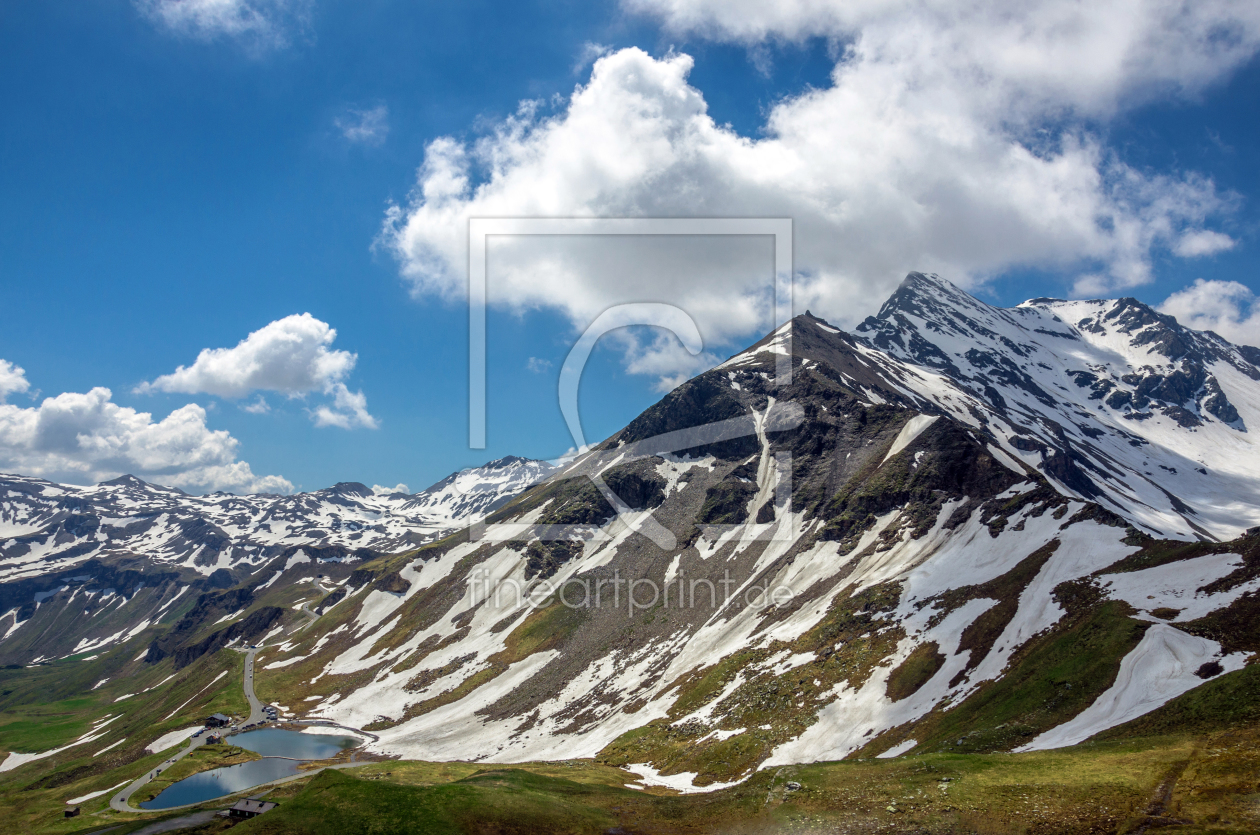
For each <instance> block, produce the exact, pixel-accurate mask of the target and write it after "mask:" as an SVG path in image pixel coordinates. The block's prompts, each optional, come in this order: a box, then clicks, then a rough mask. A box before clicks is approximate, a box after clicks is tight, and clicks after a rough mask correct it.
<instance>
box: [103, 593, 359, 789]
mask: <svg viewBox="0 0 1260 835" xmlns="http://www.w3.org/2000/svg"><path fill="white" fill-rule="evenodd" d="M319 588H320V590H321V591H323V592H327V591H328V589H325V588H324V587H323V586H320V587H319ZM300 611H301V613H302V614H303V615H306V616H307V617H308V618H310V620H309V621H308V622H307V623H306V624H304V625H303V626H301V627H300V628H301V629H306V628H307V627H309V626H310V625H311V624H312V623H314V622H315V621H316V620H318V619H319V613H317V612H313V611H311V610H310V609H309V608H307V604H305V603H303V604H302V606H301V608H300ZM232 649H234V650H236V651H237V652H244V653H245V676H244V681H243V682H242V684H243V689H244V691H245V700H246V701H247V702H248V703H249V716H248V717H247V718H246V719H245V721H244V722H242V723H241V726H242V727H244V726H245V725H254V724H260V723H262V722H264V721H266V719H267V716H266V714H265V713H264V712H263V703H262V701H260V700H259V698H258V695H257V694H256V693H255V692H254V658H255V657H257V655H258V653H260V652H262V651H263V650H264V649H266V647H258V646H255V647H245V648H241V647H232ZM310 724H316V723H310ZM318 724H322V725H328V726H332V727H338V728H344V729H345V730H347V731H350V732H352V733H357V734H360V735H362V736H365V737H368V738H369V739H372V740H376V739H378V737H377V736H376V735H375V734H370V733H367V732H366V731H360V730H358V729H356V728H347V727H346V726H344V725H337V724H336V723H333V722H320V723H318ZM208 737H209V734H207V735H205V736H198V737H193V738H191V739H189V740H188V745H187V746H185V747H184V748H183V749H181V750H180V751H179V753H177V754H175V755H174V756H172V757H171V758H169V759H167V760H164V761H163V762H162V764H161V765H160V766H158V767H157V768H154V769H150V770H149V771H147V772H145V773H144V774H142V775H141V776H140V777H138V778H137V779H136V780H135V781H133V782H131V783H129V784H128V785H127V786H126V787H125V788H124V789H123V790H122V791H120V792H118V793H117V794H115V795H114V796H113V797H111V798H110V800H109V807H110V808H111V809H113V810H115V811H117V812H133V813H134V812H139V811H143V810H141V809H137V808H135V807H134V806H132V805H131V796H132V795H133V794H135V793H136V791H138V790H139V789H140V787H141V786H144V785H145V784H147V783H148V782H149V781H151V780H153V779H154V778H155V777H157V776H158V775H159V774H161V773H162V772H163V771H166V769H168V768H170V767H171V766H172V765H174V764H175V763H177V762H179V761H180V760H182V759H183V758H184V757H186V756H188V755H189V754H191V753H192V752H193V751H195V750H197V749H198V748H200V747H201V746H202V745H205V744H206V739H207V738H208ZM355 765H362V763H341V764H338V765H330V766H325V768H350V767H353V766H355ZM322 770H323V769H322V768H320V769H312V770H310V771H304V772H302V773H301V774H295V775H293V776H291V777H285V778H283V779H281V780H276V781H273V782H272V783H264V784H263V785H264V786H270V785H277V784H279V783H287V782H289V781H291V780H298V779H301V778H303V777H310V776H312V775H314V774H318V773H319V772H320V771H322ZM252 788H255V789H257V788H261V786H254V787H252ZM201 805H203V804H202V803H193V804H189V806H187V807H185V806H177V807H172V808H174V809H183V808H191V807H194V806H201ZM162 811H164V812H167V811H171V810H170V809H163V810H162Z"/></svg>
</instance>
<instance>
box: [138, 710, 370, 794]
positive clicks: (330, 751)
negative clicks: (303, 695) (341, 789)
mask: <svg viewBox="0 0 1260 835" xmlns="http://www.w3.org/2000/svg"><path fill="white" fill-rule="evenodd" d="M228 742H229V743H231V744H232V745H237V746H239V747H241V748H245V749H248V750H250V751H253V752H255V753H258V754H262V755H263V759H261V760H254V761H253V762H247V763H241V764H240V765H229V766H224V767H223V768H214V769H211V770H210V771H203V772H201V773H200V774H194V775H192V776H191V777H185V778H184V779H183V780H180V781H179V782H178V783H173V784H171V785H170V786H167V787H166V788H165V789H163V790H162V792H161V793H160V794H159V795H158V796H157V797H155V798H153V799H152V800H148V801H145V802H143V803H138V804H136V805H138V806H139V807H140V808H141V809H170V808H173V807H175V806H186V805H188V804H190V803H202V802H204V801H207V800H214V799H215V798H216V797H223V796H224V795H228V794H234V793H235V792H239V791H243V790H245V789H249V788H253V787H254V786H259V785H262V784H263V783H270V782H271V781H272V780H279V779H281V778H283V777H289V776H292V775H294V774H297V773H298V766H300V765H301V764H302V762H303V761H306V760H323V759H327V758H329V757H334V756H336V755H337V754H338V753H340V752H341V751H344V750H345V749H347V748H353V747H354V746H356V745H358V744H359V743H360V740H359V739H358V738H357V737H353V736H330V735H326V734H304V733H301V732H299V731H286V730H283V729H281V728H262V729H260V730H257V731H248V732H246V733H243V734H237V735H235V736H232V737H229V738H228ZM290 758H291V759H290Z"/></svg>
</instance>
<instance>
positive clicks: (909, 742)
mask: <svg viewBox="0 0 1260 835" xmlns="http://www.w3.org/2000/svg"><path fill="white" fill-rule="evenodd" d="M918 744H919V742H918V740H914V739H906V740H903V741H901V742H898V743H897V744H896V745H894V746H893V747H891V748H889V749H888V750H887V751H885V752H884V753H882V754H880V755H878V757H877V759H881V760H889V759H892V758H893V757H900V756H901V755H902V754H904V753H906V752H907V751H909V750H910V749H911V748H913V747H914V746H916V745H918Z"/></svg>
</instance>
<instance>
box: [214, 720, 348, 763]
mask: <svg viewBox="0 0 1260 835" xmlns="http://www.w3.org/2000/svg"><path fill="white" fill-rule="evenodd" d="M228 741H229V742H230V743H232V744H233V745H238V746H240V747H241V748H245V749H246V750H249V751H253V752H254V753H256V754H262V755H263V756H264V757H293V758H294V759H298V760H326V759H328V758H329V757H335V756H337V755H338V754H340V753H341V752H342V751H344V750H346V749H347V748H353V747H354V746H356V745H358V744H359V738H358V737H354V736H332V735H329V734H304V733H302V732H301V731H286V730H285V729H284V728H260V729H259V730H256V731H246V732H245V733H243V734H237V735H236V736H232V737H228Z"/></svg>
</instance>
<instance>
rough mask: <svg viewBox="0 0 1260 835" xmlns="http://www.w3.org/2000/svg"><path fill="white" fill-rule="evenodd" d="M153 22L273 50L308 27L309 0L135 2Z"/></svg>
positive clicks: (180, 31) (208, 37)
mask: <svg viewBox="0 0 1260 835" xmlns="http://www.w3.org/2000/svg"><path fill="white" fill-rule="evenodd" d="M135 4H136V7H137V8H139V9H140V11H141V13H143V14H144V15H145V16H146V17H148V18H149V19H150V20H152V21H154V22H155V23H158V24H159V25H161V26H163V27H165V28H166V29H169V30H170V31H172V32H174V33H176V34H178V35H184V36H189V37H195V38H202V39H206V40H211V39H214V38H218V37H224V36H226V37H232V38H237V39H240V40H242V41H246V42H248V43H250V44H251V45H253V46H256V47H263V48H272V47H282V46H285V45H287V44H288V43H289V40H290V38H291V36H292V34H293V32H294V31H297V30H300V29H301V28H303V27H304V26H305V25H306V22H307V18H308V16H309V6H310V3H309V0H135Z"/></svg>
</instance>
